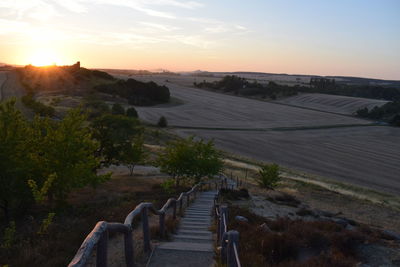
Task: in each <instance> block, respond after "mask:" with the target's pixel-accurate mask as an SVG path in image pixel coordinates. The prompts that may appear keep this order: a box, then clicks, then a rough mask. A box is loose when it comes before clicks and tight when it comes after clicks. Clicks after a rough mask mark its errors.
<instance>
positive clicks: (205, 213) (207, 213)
mask: <svg viewBox="0 0 400 267" xmlns="http://www.w3.org/2000/svg"><path fill="white" fill-rule="evenodd" d="M210 214H211V212H209V211H188V212H185V215H205V216H210Z"/></svg>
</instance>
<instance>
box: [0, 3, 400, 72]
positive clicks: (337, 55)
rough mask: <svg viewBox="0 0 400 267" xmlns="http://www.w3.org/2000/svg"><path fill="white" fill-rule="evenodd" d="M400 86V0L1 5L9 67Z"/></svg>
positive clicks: (1, 50)
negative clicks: (278, 76) (302, 77)
mask: <svg viewBox="0 0 400 267" xmlns="http://www.w3.org/2000/svg"><path fill="white" fill-rule="evenodd" d="M78 60H80V61H81V64H82V65H83V66H85V67H98V68H129V69H157V68H163V69H168V70H172V71H190V70H197V69H201V70H209V71H261V72H272V73H290V74H318V75H346V76H362V77H374V78H385V79H397V80H400V1H399V0H334V1H328V0H318V1H316V0H314V1H313V0H304V1H299V0H291V1H290V0H248V1H244V0H243V1H239V0H207V1H196V0H195V1H184V0H152V1H150V0H149V1H144V0H53V1H51V0H0V62H6V63H14V64H29V63H33V64H35V63H38V64H42V63H43V64H45V63H52V62H55V63H57V64H59V65H62V64H71V63H74V62H76V61H78Z"/></svg>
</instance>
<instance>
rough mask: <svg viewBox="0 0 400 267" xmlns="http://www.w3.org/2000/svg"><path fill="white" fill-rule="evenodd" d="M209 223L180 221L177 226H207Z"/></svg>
mask: <svg viewBox="0 0 400 267" xmlns="http://www.w3.org/2000/svg"><path fill="white" fill-rule="evenodd" d="M210 225H211V222H205V223H204V222H184V223H181V224H179V226H180V227H184V226H185V227H191V226H194V227H196V226H197V227H198V226H205V227H209V226H210Z"/></svg>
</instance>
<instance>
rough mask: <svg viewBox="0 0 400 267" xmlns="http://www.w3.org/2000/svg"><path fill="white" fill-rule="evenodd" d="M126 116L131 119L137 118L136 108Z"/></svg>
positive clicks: (129, 109) (130, 109)
mask: <svg viewBox="0 0 400 267" xmlns="http://www.w3.org/2000/svg"><path fill="white" fill-rule="evenodd" d="M126 116H128V117H131V118H137V117H138V113H137V111H136V109H135V108H134V107H131V108H128V109H127V110H126Z"/></svg>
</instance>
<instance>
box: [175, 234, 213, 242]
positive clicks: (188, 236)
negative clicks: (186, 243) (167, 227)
mask: <svg viewBox="0 0 400 267" xmlns="http://www.w3.org/2000/svg"><path fill="white" fill-rule="evenodd" d="M172 237H173V239H177V238H179V239H189V240H196V241H198V240H207V241H212V240H213V239H212V236H200V235H183V234H178V235H173V236H172Z"/></svg>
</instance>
